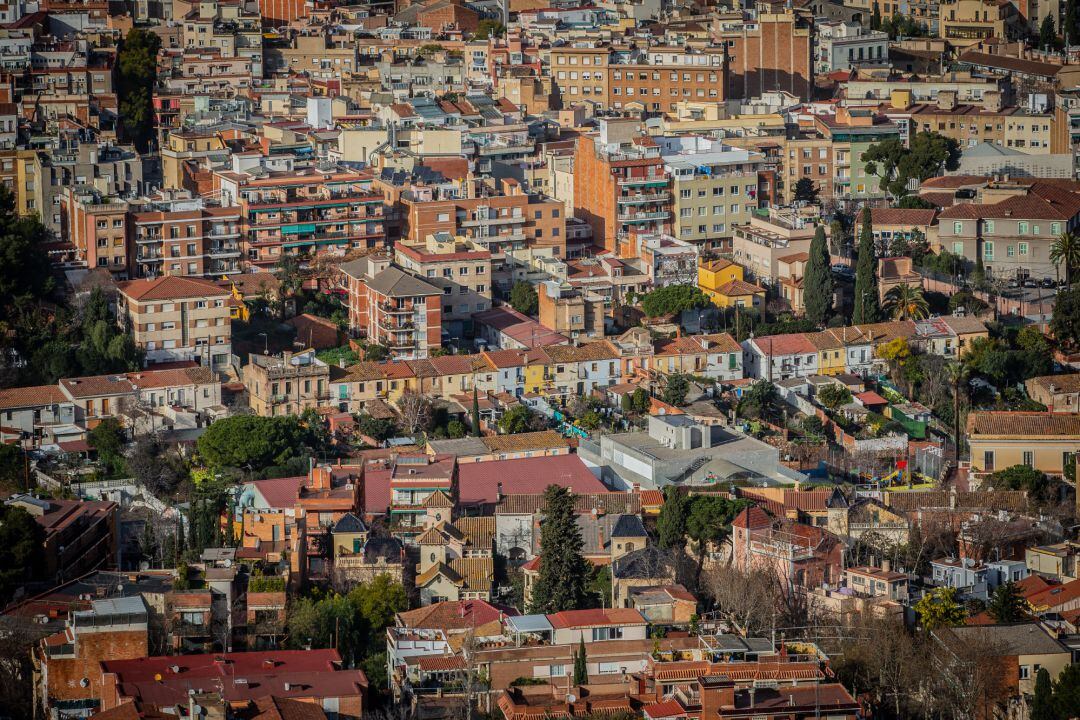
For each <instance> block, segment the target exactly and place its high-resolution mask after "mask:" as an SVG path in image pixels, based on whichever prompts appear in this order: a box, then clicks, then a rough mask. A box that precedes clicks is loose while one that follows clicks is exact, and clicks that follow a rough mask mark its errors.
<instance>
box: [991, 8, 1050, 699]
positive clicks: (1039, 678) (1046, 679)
mask: <svg viewBox="0 0 1080 720" xmlns="http://www.w3.org/2000/svg"><path fill="white" fill-rule="evenodd" d="M1050 17H1051V16H1049V15H1047V16H1046V19H1047V20H1050ZM1043 25H1044V26H1045V25H1046V23H1045V22H1044V23H1043ZM1051 27H1052V26H1051ZM1001 587H1005V586H1004V585H1002V586H1001ZM1028 717H1029V718H1030V720H1057V713H1056V712H1055V711H1054V686H1053V684H1051V682H1050V673H1048V672H1047V671H1046V668H1039V672H1037V673H1036V674H1035V693H1034V695H1032V698H1031V712H1030V713H1029V715H1028Z"/></svg>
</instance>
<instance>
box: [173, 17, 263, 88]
mask: <svg viewBox="0 0 1080 720" xmlns="http://www.w3.org/2000/svg"><path fill="white" fill-rule="evenodd" d="M180 28H181V35H180V44H181V45H182V46H183V47H185V48H217V49H218V51H219V52H220V53H221V56H222V57H239V58H244V59H245V60H246V61H247V62H248V64H249V77H255V78H261V77H262V74H263V38H262V23H261V22H260V18H259V13H257V12H250V11H249V10H248V9H247V7H246V6H245V5H244V4H242V3H218V2H205V1H203V2H199V3H197V4H196V5H195V8H194V9H193V11H192V12H190V13H188V14H187V15H186V16H185V17H184V18H183V20H182V25H181V26H180Z"/></svg>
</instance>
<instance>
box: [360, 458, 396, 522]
mask: <svg viewBox="0 0 1080 720" xmlns="http://www.w3.org/2000/svg"><path fill="white" fill-rule="evenodd" d="M391 475H392V473H391V472H390V470H388V469H382V468H380V469H377V470H372V469H368V470H367V471H366V472H364V512H365V513H366V514H368V515H383V514H385V513H386V512H387V511H388V510H389V508H390V478H391Z"/></svg>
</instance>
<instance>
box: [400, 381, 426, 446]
mask: <svg viewBox="0 0 1080 720" xmlns="http://www.w3.org/2000/svg"><path fill="white" fill-rule="evenodd" d="M397 406H398V414H399V415H400V416H401V429H402V430H403V431H405V433H406V434H407V435H412V434H414V433H415V432H416V431H417V430H420V429H421V428H423V427H424V426H425V425H427V423H428V419H429V418H430V416H431V398H429V397H428V396H427V395H425V394H423V393H419V392H417V391H416V390H413V389H412V388H409V389H408V390H406V391H405V392H403V393H402V394H401V398H400V399H399V400H398V402H397Z"/></svg>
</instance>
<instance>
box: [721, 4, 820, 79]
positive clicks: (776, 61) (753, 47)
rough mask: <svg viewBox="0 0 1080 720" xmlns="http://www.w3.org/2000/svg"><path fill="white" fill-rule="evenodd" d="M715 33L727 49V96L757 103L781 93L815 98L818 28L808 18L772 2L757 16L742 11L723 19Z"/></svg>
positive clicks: (760, 10) (762, 8) (725, 16)
mask: <svg viewBox="0 0 1080 720" xmlns="http://www.w3.org/2000/svg"><path fill="white" fill-rule="evenodd" d="M713 30H714V33H715V37H716V38H717V40H719V41H720V42H721V43H722V44H724V45H726V46H727V63H726V66H727V93H726V96H727V97H732V98H754V97H760V96H761V95H763V94H764V93H766V92H768V91H773V90H781V91H784V92H788V93H791V94H792V95H794V96H795V97H797V98H801V99H803V100H808V99H810V94H811V91H812V89H813V82H814V64H813V59H812V47H813V23H812V21H811V20H810V19H809V18H808V17H807V16H805V15H803V14H802V13H799V12H796V11H795V10H792V9H789V8H783V7H782V6H780V5H779V4H778V3H769V4H767V5H765V6H762V7H761V8H759V10H758V12H757V14H756V15H755V16H750V17H748V16H747V15H746V14H745V13H744V12H743V11H738V12H736V13H731V14H724V15H720V16H719V17H717V18H716V19H715V20H714V22H713Z"/></svg>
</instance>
